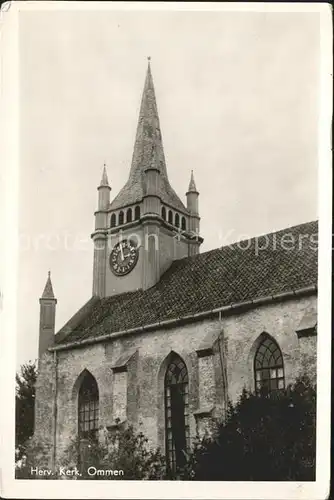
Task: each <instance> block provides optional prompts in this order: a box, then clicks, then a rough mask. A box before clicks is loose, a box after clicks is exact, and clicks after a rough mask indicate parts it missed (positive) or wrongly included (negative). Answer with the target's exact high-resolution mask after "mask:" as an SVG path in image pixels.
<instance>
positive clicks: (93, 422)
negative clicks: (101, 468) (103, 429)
mask: <svg viewBox="0 0 334 500" xmlns="http://www.w3.org/2000/svg"><path fill="white" fill-rule="evenodd" d="M78 420H79V422H78V424H79V425H78V427H79V436H80V437H81V438H95V437H96V436H97V429H98V425H99V390H98V387H97V383H96V380H95V378H94V377H93V375H91V373H89V372H88V371H87V372H86V373H85V375H84V378H83V380H82V383H81V386H80V389H79V398H78Z"/></svg>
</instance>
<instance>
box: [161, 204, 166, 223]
mask: <svg viewBox="0 0 334 500" xmlns="http://www.w3.org/2000/svg"><path fill="white" fill-rule="evenodd" d="M161 217H162V218H163V220H166V209H165V207H162V209H161Z"/></svg>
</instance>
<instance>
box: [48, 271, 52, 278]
mask: <svg viewBox="0 0 334 500" xmlns="http://www.w3.org/2000/svg"><path fill="white" fill-rule="evenodd" d="M48 278H49V279H50V278H51V271H50V270H49V271H48Z"/></svg>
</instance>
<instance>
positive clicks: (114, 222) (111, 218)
mask: <svg viewBox="0 0 334 500" xmlns="http://www.w3.org/2000/svg"><path fill="white" fill-rule="evenodd" d="M115 226H116V214H112V215H111V217H110V227H115Z"/></svg>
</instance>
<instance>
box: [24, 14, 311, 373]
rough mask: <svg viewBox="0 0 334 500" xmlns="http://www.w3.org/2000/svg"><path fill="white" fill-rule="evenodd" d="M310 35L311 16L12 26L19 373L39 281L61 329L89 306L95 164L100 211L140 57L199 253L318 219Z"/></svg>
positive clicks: (106, 17) (130, 118)
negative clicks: (50, 291)
mask: <svg viewBox="0 0 334 500" xmlns="http://www.w3.org/2000/svg"><path fill="white" fill-rule="evenodd" d="M319 35H320V32H319V14H317V13H304V14H303V13H269V12H267V13H255V12H252V13H245V12H243V13H242V12H237V13H233V12H211V13H210V12H117V11H104V12H103V11H101V10H100V11H99V12H92V11H90V12H87V11H86V12H77V11H74V12H68V11H67V12H66V11H63V12H55V11H53V12H40V13H39V12H23V13H21V15H20V68H19V69H20V134H21V135H20V197H19V198H20V221H19V231H20V238H21V248H20V265H19V301H18V307H19V311H20V314H19V323H18V335H19V336H18V358H17V363H18V364H21V363H22V362H25V361H27V360H29V359H34V358H35V357H36V356H37V338H38V327H39V302H38V299H39V297H40V295H41V293H42V291H43V288H44V285H45V281H46V277H47V271H48V270H49V269H51V273H52V282H53V287H54V292H55V295H56V297H57V299H58V305H57V323H56V325H57V329H59V328H60V327H61V326H62V325H63V324H64V323H65V322H66V321H67V320H68V319H69V317H70V316H71V315H72V314H74V313H75V312H76V310H77V309H78V308H79V307H80V306H81V305H82V304H83V303H84V302H86V301H87V300H88V299H89V297H90V296H91V287H92V262H93V245H92V242H91V241H90V234H91V232H92V231H93V227H94V216H93V212H94V210H95V209H96V203H97V191H96V186H97V185H98V183H99V181H100V177H101V172H102V165H103V162H104V161H105V162H106V163H107V167H108V175H109V181H110V184H111V186H112V196H115V195H116V194H117V193H118V191H119V189H120V188H121V187H122V185H123V184H124V182H125V181H126V179H127V176H128V173H129V168H130V162H131V156H132V151H133V143H134V137H135V130H136V126H137V119H138V111H139V105H140V99H141V94H142V89H143V85H144V79H145V73H146V67H147V60H146V57H147V56H148V55H150V56H151V57H152V74H153V79H154V84H155V90H156V96H157V103H158V110H159V115H160V124H161V129H162V137H163V143H164V149H165V155H166V161H167V169H168V174H169V178H170V182H171V184H172V186H173V187H174V189H175V190H176V192H177V193H178V194H179V196H180V197H181V198H182V199H183V200H184V199H185V197H184V193H185V192H186V189H187V187H188V182H189V177H190V170H191V169H193V170H194V174H195V180H196V184H197V188H198V190H199V191H200V215H201V218H202V219H201V234H202V236H203V237H204V244H203V245H202V251H206V250H210V249H212V248H215V247H218V246H221V245H222V244H227V243H230V242H232V241H236V240H240V239H244V238H245V237H252V236H255V235H258V234H261V233H267V232H271V231H273V230H276V229H281V228H283V227H287V226H292V225H295V224H298V223H302V222H306V221H309V220H313V219H316V218H317V216H318V214H317V196H316V193H317V113H318V99H319V95H318V92H319V85H318V79H319V61H320V59H319V48H320V47H319ZM66 242H67V244H66ZM66 247H67V248H66Z"/></svg>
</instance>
